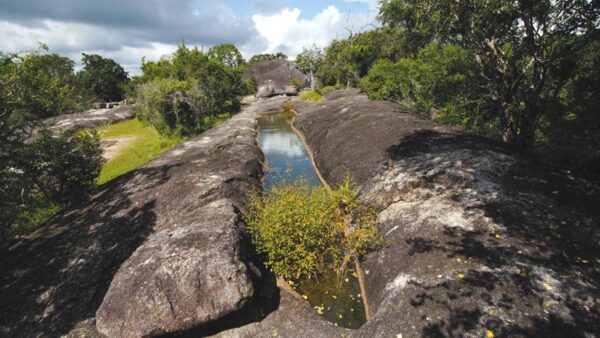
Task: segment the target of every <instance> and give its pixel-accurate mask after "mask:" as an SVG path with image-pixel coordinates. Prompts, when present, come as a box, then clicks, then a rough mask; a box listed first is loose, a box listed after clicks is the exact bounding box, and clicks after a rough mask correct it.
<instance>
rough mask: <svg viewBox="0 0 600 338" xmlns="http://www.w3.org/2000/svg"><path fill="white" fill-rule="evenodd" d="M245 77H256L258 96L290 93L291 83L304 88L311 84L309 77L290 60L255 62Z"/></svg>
mask: <svg viewBox="0 0 600 338" xmlns="http://www.w3.org/2000/svg"><path fill="white" fill-rule="evenodd" d="M243 78H244V79H246V80H248V79H255V80H256V85H257V89H258V91H257V96H258V97H269V96H274V95H283V94H287V95H294V94H288V93H291V92H292V90H291V88H290V87H289V86H290V85H294V86H299V87H300V88H304V87H307V86H309V85H310V79H309V77H308V76H307V75H306V74H304V73H303V72H302V71H301V70H300V69H298V67H297V66H296V65H295V64H294V63H293V62H291V61H288V60H272V61H265V62H259V63H255V64H253V65H252V66H250V67H249V68H248V70H246V72H245V73H244V75H243Z"/></svg>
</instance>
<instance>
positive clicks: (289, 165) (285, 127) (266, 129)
mask: <svg viewBox="0 0 600 338" xmlns="http://www.w3.org/2000/svg"><path fill="white" fill-rule="evenodd" d="M291 119H292V117H291V116H289V115H286V114H283V113H280V114H272V115H266V116H262V117H260V118H259V119H258V126H259V130H260V133H259V138H258V141H259V145H260V148H261V149H262V151H263V153H264V154H265V157H266V158H267V162H268V165H269V172H268V173H267V175H266V176H265V182H264V187H265V189H266V190H269V189H271V187H272V186H273V185H274V184H277V183H278V182H280V181H281V180H284V179H289V180H292V181H294V180H296V179H298V178H300V177H302V178H304V179H306V180H307V181H308V183H309V184H311V185H319V184H320V182H319V179H318V177H317V175H316V173H315V170H314V168H313V166H312V162H311V161H310V157H309V156H308V153H307V152H306V149H305V148H304V144H303V143H302V141H301V140H300V138H299V137H298V135H296V133H295V132H294V130H293V129H292V126H291Z"/></svg>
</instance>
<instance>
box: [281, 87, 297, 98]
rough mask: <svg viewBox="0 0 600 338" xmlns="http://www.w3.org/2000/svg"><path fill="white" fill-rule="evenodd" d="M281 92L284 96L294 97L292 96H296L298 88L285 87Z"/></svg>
mask: <svg viewBox="0 0 600 338" xmlns="http://www.w3.org/2000/svg"><path fill="white" fill-rule="evenodd" d="M283 92H284V94H285V95H290V96H294V95H298V88H296V86H291V85H290V86H285V87H284V88H283Z"/></svg>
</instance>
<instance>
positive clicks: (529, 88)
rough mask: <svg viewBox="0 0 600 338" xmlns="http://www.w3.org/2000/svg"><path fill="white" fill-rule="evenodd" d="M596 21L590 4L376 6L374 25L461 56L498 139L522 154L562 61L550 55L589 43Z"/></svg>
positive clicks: (484, 0) (444, 0)
mask: <svg viewBox="0 0 600 338" xmlns="http://www.w3.org/2000/svg"><path fill="white" fill-rule="evenodd" d="M599 13H600V4H599V3H598V2H597V1H579V0H554V1H553V0H543V1H533V0H512V1H505V0H478V1H453V0H441V1H438V0H435V1H434V0H424V1H423V0H384V1H383V2H382V4H381V11H380V15H379V18H380V20H381V21H382V22H383V24H384V25H386V26H387V27H396V28H402V29H405V30H407V31H408V32H410V33H411V34H413V35H415V36H417V37H418V38H419V43H420V45H423V46H424V45H426V44H427V43H428V42H429V41H434V40H435V41H439V42H441V43H452V44H457V45H459V46H461V47H462V48H464V49H465V50H467V51H468V52H469V54H470V55H471V57H473V58H474V59H475V61H476V64H477V71H478V72H479V73H480V74H481V77H482V78H483V79H484V82H483V84H482V85H483V86H484V87H485V88H486V93H485V99H486V100H487V103H488V106H489V109H488V112H489V118H490V120H492V119H499V121H500V126H501V133H502V139H503V140H504V141H505V142H506V143H508V144H510V145H514V146H518V147H530V146H532V145H533V144H534V139H535V130H536V127H537V123H538V121H539V120H540V118H541V117H542V115H544V114H545V109H544V105H545V104H546V102H547V101H548V100H551V98H546V97H544V96H543V93H545V92H547V91H546V89H547V86H548V84H549V81H548V76H549V70H550V69H551V67H553V65H555V64H557V63H560V62H561V59H562V58H564V57H565V55H564V54H562V53H554V52H553V51H554V47H555V46H556V44H557V42H558V41H561V40H562V39H567V38H570V37H573V36H575V35H579V36H584V37H587V36H592V35H593V34H594V32H595V31H597V30H598V26H599V22H598V20H599V17H600V15H599ZM584 40H585V39H584ZM584 45H585V44H581V45H579V48H581V47H582V46H584ZM572 48H577V46H572ZM571 52H573V50H572V51H571Z"/></svg>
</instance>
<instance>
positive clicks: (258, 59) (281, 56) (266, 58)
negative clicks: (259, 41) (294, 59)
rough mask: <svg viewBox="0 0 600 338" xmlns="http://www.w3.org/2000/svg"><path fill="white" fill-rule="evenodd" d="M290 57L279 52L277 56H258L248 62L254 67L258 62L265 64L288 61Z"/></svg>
mask: <svg viewBox="0 0 600 338" xmlns="http://www.w3.org/2000/svg"><path fill="white" fill-rule="evenodd" d="M287 58H288V56H287V55H285V54H283V53H281V52H279V53H276V54H256V55H253V56H252V57H251V58H250V60H248V65H249V66H250V65H253V64H255V63H258V62H265V61H271V60H287Z"/></svg>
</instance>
